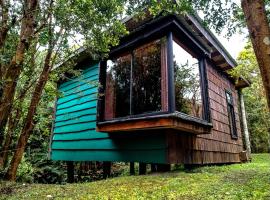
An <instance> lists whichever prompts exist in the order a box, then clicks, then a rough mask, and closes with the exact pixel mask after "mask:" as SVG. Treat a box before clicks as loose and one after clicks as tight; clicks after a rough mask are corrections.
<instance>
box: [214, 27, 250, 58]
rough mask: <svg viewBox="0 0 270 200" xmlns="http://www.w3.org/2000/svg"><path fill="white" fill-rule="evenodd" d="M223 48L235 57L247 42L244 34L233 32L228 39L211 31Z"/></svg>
mask: <svg viewBox="0 0 270 200" xmlns="http://www.w3.org/2000/svg"><path fill="white" fill-rule="evenodd" d="M212 32H213V33H214V34H215V36H216V37H217V38H218V40H219V41H220V42H221V44H222V45H223V46H224V47H225V49H226V50H227V51H228V52H229V53H230V54H231V56H232V57H233V58H234V59H236V58H237V56H238V54H239V53H240V51H242V50H243V49H244V47H245V45H246V43H247V38H246V37H245V36H246V34H239V33H236V34H234V35H233V36H232V37H231V38H229V40H228V39H227V38H225V37H223V36H222V35H224V34H222V35H218V34H216V33H215V32H214V31H212Z"/></svg>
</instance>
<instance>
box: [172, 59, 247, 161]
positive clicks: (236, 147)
mask: <svg viewBox="0 0 270 200" xmlns="http://www.w3.org/2000/svg"><path fill="white" fill-rule="evenodd" d="M206 71H207V78H208V92H209V102H210V112H211V122H212V124H213V128H212V129H211V133H210V134H203V135H197V136H194V135H193V136H192V135H188V134H186V135H185V134H182V133H181V134H180V133H179V132H177V131H169V132H168V133H167V143H168V146H169V150H168V161H169V162H170V163H184V164H214V163H235V162H240V159H239V153H240V152H241V151H242V150H243V144H242V134H241V128H240V120H239V114H238V95H237V91H236V90H235V87H234V85H233V83H231V81H230V80H229V79H228V77H226V76H225V75H224V74H223V73H222V72H219V71H217V70H216V67H215V66H214V65H212V64H211V63H210V62H207V66H206ZM225 90H229V91H231V92H232V95H233V100H234V110H235V119H236V127H237V133H238V139H232V136H231V133H230V128H229V118H228V111H227V102H226V96H225Z"/></svg>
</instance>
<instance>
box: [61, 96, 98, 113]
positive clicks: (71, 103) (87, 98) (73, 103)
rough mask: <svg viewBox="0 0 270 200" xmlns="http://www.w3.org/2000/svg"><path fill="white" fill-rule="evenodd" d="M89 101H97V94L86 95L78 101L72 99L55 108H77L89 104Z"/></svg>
mask: <svg viewBox="0 0 270 200" xmlns="http://www.w3.org/2000/svg"><path fill="white" fill-rule="evenodd" d="M91 101H97V94H90V95H86V96H84V97H80V98H78V99H73V100H71V101H69V102H66V103H63V104H60V105H58V106H57V109H58V110H59V109H63V108H68V107H71V106H77V105H80V104H83V103H86V102H91Z"/></svg>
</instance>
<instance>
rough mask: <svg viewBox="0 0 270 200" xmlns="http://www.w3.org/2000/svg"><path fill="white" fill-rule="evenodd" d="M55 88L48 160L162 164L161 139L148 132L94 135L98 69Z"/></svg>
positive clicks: (89, 69) (92, 68)
mask: <svg viewBox="0 0 270 200" xmlns="http://www.w3.org/2000/svg"><path fill="white" fill-rule="evenodd" d="M82 68H83V69H84V70H83V72H82V73H81V75H80V76H79V77H76V78H73V79H69V80H67V81H65V82H63V83H61V84H60V85H59V88H58V89H59V91H60V92H61V94H62V95H61V96H60V97H59V98H58V100H57V102H56V113H55V122H54V128H53V136H52V142H51V152H50V154H51V155H50V156H51V159H52V160H64V161H123V162H128V161H135V162H146V163H166V160H167V159H166V155H167V146H166V139H165V135H164V134H162V133H157V132H155V131H151V132H147V133H144V132H139V133H138V132H137V133H125V132H124V133H113V134H108V133H101V132H96V113H97V109H96V106H97V91H98V72H99V65H98V64H97V63H96V64H89V65H88V66H82Z"/></svg>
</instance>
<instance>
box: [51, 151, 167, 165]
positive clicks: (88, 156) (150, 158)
mask: <svg viewBox="0 0 270 200" xmlns="http://www.w3.org/2000/svg"><path fill="white" fill-rule="evenodd" d="M165 154H166V150H165V149H159V150H151V151H149V150H142V151H120V150H119V151H98V150H97V151H74V150H70V151H64V150H53V151H52V160H64V161H65V160H68V161H108V160H110V161H112V162H145V163H164V164H165V163H167V162H166V159H165Z"/></svg>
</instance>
